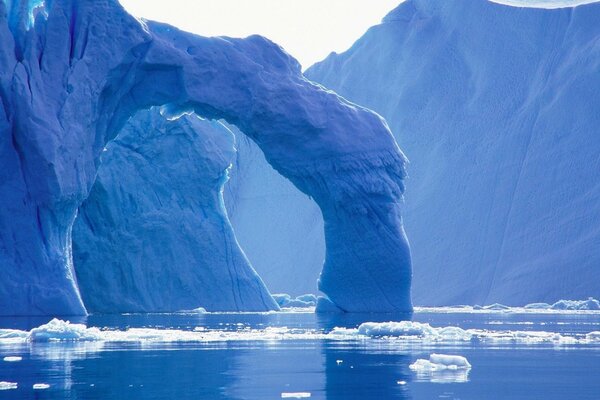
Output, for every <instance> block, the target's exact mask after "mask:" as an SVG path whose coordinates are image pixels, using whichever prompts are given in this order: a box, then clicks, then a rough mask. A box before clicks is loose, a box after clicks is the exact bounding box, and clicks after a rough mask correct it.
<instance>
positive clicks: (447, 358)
mask: <svg viewBox="0 0 600 400" xmlns="http://www.w3.org/2000/svg"><path fill="white" fill-rule="evenodd" d="M409 368H410V369H412V370H413V371H438V370H443V369H449V370H457V369H470V368H471V364H470V363H469V361H467V359H466V358H465V357H463V356H456V355H448V354H435V353H434V354H431V355H430V356H429V360H425V359H422V358H421V359H418V360H417V361H415V363H414V364H411V365H410V366H409Z"/></svg>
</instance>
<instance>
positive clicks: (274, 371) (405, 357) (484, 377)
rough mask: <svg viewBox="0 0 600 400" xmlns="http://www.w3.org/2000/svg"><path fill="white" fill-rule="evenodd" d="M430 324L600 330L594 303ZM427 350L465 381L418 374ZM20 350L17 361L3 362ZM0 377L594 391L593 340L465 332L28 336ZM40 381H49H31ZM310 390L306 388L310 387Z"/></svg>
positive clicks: (109, 391)
mask: <svg viewBox="0 0 600 400" xmlns="http://www.w3.org/2000/svg"><path fill="white" fill-rule="evenodd" d="M400 318H402V316H379V317H378V316H373V315H368V316H356V315H355V316H318V315H315V314H290V313H279V314H266V315H265V314H201V315H120V316H90V317H88V318H87V319H84V320H80V321H75V320H74V321H73V322H85V323H86V324H87V325H88V326H98V327H111V328H119V329H126V328H130V327H151V328H160V329H181V330H191V329H193V328H195V327H205V328H206V329H212V330H219V331H229V332H231V331H238V330H243V329H248V328H256V329H261V328H264V327H266V326H285V327H288V328H294V329H296V328H297V329H316V330H319V331H321V330H322V331H325V332H326V331H329V330H331V329H332V328H333V327H335V326H345V327H356V326H358V324H360V323H361V322H363V321H376V320H378V319H379V320H384V321H387V320H390V319H394V320H398V319H400ZM413 319H414V320H416V321H421V322H428V323H430V324H431V325H433V326H448V325H455V326H460V327H462V328H482V329H490V330H504V329H513V330H545V331H553V332H559V333H563V334H572V333H587V332H590V331H599V330H600V315H598V314H595V315H531V314H528V315H514V314H434V313H423V314H418V313H417V314H415V315H414V317H413ZM46 322H48V320H47V319H0V327H2V328H15V329H22V330H29V329H31V328H32V327H35V326H38V325H41V324H43V323H46ZM432 352H437V353H444V354H459V355H462V356H465V357H466V358H467V359H468V360H469V362H470V363H471V364H472V369H471V370H470V371H469V373H468V376H467V377H466V379H465V380H464V381H463V382H461V381H459V380H453V378H452V377H450V379H449V380H444V379H442V380H441V381H442V382H445V383H441V382H439V379H438V381H436V380H435V379H431V377H423V376H419V375H417V374H415V373H414V372H413V371H411V370H410V369H409V367H408V366H409V365H410V364H411V363H413V362H414V361H415V360H416V359H417V358H427V357H428V356H429V354H431V353H432ZM5 356H21V357H23V360H22V361H19V362H3V361H1V359H2V358H3V357H5ZM0 381H8V382H16V383H18V389H16V390H4V391H0V399H3V398H14V399H61V398H65V399H280V398H282V394H284V396H285V393H310V398H311V399H437V398H440V399H599V398H600V347H599V346H598V345H582V346H566V347H563V346H560V347H559V346H552V345H516V344H512V345H511V344H509V345H506V344H505V345H490V344H473V343H467V344H461V345H443V344H441V345H434V346H406V345H402V344H399V343H397V342H393V341H392V342H390V341H386V340H378V339H369V340H359V341H356V340H354V341H352V340H349V341H345V340H343V341H331V340H282V341H224V342H212V343H163V344H160V345H152V346H144V345H142V344H140V343H110V344H105V345H99V344H98V343H94V342H92V343H46V344H45V343H27V344H19V345H1V346H0ZM34 383H47V384H49V385H50V388H49V389H46V390H36V391H34V390H33V389H32V385H33V384H34ZM306 395H307V394H306ZM306 395H305V396H306Z"/></svg>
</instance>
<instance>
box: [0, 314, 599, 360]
mask: <svg viewBox="0 0 600 400" xmlns="http://www.w3.org/2000/svg"><path fill="white" fill-rule="evenodd" d="M2 331H3V330H2V329H0V345H7V346H8V345H19V344H26V343H30V344H32V345H34V346H36V348H40V349H42V348H43V347H39V346H43V345H45V344H48V343H61V342H63V343H81V344H82V345H84V346H86V347H84V349H85V350H89V351H96V350H99V349H101V346H102V345H103V344H104V343H139V344H142V345H147V346H151V345H153V344H165V343H211V342H216V343H218V342H236V341H260V342H270V341H278V340H332V341H365V340H370V339H373V340H374V343H381V342H382V341H384V342H390V343H391V344H394V343H396V344H407V345H411V346H418V345H424V346H445V345H456V344H460V343H471V342H474V343H480V344H484V345H486V344H488V345H514V344H518V345H522V346H535V345H554V346H559V347H569V346H586V345H594V346H596V345H598V344H600V332H599V331H591V332H588V333H573V334H560V333H556V332H549V331H533V330H530V331H518V330H491V329H463V328H460V327H457V326H442V327H433V326H431V325H430V324H427V323H421V322H413V321H397V322H394V321H391V322H383V323H380V322H365V323H363V324H361V325H360V326H359V327H358V328H340V327H337V328H333V329H332V330H331V331H329V332H325V331H323V330H320V329H303V328H287V327H267V328H264V329H249V328H248V329H240V330H229V329H224V330H221V329H206V328H204V327H197V328H195V329H193V330H183V329H165V328H129V329H125V330H120V329H102V328H97V327H86V326H85V325H83V324H72V323H70V322H68V321H63V320H59V319H53V320H52V321H50V322H48V323H47V324H44V325H41V326H39V327H37V328H34V329H32V330H31V331H20V330H19V331H16V330H15V332H13V334H12V335H11V336H10V337H3V336H2ZM53 349H54V350H56V348H53ZM41 354H45V353H44V352H42V353H41ZM49 355H50V356H52V357H57V356H58V357H60V352H58V353H56V351H51V352H50V353H49Z"/></svg>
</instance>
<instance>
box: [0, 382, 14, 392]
mask: <svg viewBox="0 0 600 400" xmlns="http://www.w3.org/2000/svg"><path fill="white" fill-rule="evenodd" d="M17 387H18V384H17V383H16V382H5V381H1V382H0V390H11V389H16V388H17Z"/></svg>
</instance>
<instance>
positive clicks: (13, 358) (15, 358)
mask: <svg viewBox="0 0 600 400" xmlns="http://www.w3.org/2000/svg"><path fill="white" fill-rule="evenodd" d="M22 359H23V357H19V356H6V357H4V358H3V360H4V361H6V362H17V361H21V360H22Z"/></svg>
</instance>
